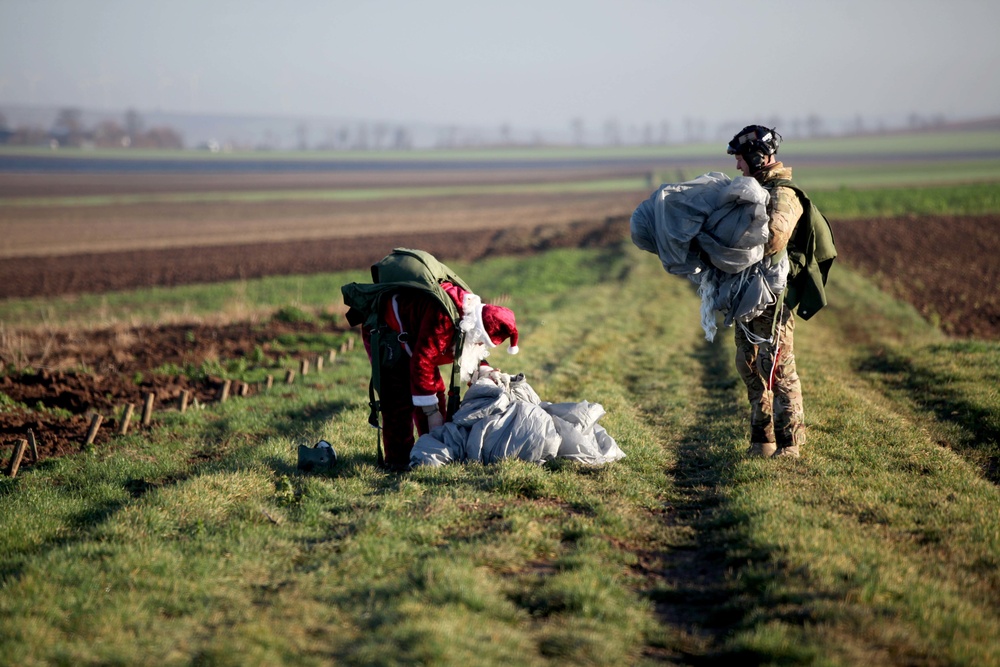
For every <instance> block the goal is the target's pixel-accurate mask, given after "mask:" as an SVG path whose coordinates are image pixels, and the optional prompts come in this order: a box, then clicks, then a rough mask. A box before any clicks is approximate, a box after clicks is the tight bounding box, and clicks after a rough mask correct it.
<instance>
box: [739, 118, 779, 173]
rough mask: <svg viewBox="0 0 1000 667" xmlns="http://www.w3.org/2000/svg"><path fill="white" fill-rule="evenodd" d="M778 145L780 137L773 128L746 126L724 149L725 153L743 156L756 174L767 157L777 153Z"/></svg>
mask: <svg viewBox="0 0 1000 667" xmlns="http://www.w3.org/2000/svg"><path fill="white" fill-rule="evenodd" d="M780 143H781V135H780V134H778V133H777V132H776V131H775V130H774V128H767V127H764V126H763V125H747V126H746V127H744V128H743V129H742V130H740V131H739V132H737V133H736V135H735V136H734V137H733V138H732V140H731V141H730V142H729V146H727V147H726V153H728V154H729V155H741V156H743V159H744V160H746V162H747V165H748V166H749V167H750V169H751V170H752V171H754V172H757V171H760V168H761V167H763V166H764V163H765V162H767V158H768V157H769V156H771V155H774V154H775V153H777V152H778V144H780Z"/></svg>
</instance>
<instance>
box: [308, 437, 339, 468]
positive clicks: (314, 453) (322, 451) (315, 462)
mask: <svg viewBox="0 0 1000 667" xmlns="http://www.w3.org/2000/svg"><path fill="white" fill-rule="evenodd" d="M336 462H337V452H335V451H334V450H333V446H332V445H331V444H330V443H329V442H327V441H326V440H320V441H319V442H317V443H316V444H315V445H314V446H312V447H309V446H308V445H299V464H298V468H299V470H301V471H303V472H313V471H316V470H329V469H330V468H332V467H333V464H334V463H336Z"/></svg>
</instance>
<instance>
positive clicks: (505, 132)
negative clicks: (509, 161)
mask: <svg viewBox="0 0 1000 667" xmlns="http://www.w3.org/2000/svg"><path fill="white" fill-rule="evenodd" d="M510 143H511V142H510V124H509V123H503V124H502V125H500V144H501V145H503V146H509V145H510Z"/></svg>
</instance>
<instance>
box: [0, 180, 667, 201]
mask: <svg viewBox="0 0 1000 667" xmlns="http://www.w3.org/2000/svg"><path fill="white" fill-rule="evenodd" d="M647 187H648V181H647V179H646V178H638V177H633V178H613V179H603V180H593V181H566V182H561V183H510V184H497V185H449V186H429V187H403V188H401V187H386V188H350V189H346V188H345V189H340V190H255V191H252V192H246V191H239V192H177V193H169V194H162V193H149V194H130V195H86V196H67V197H2V198H0V208H3V207H26V208H39V207H51V206H60V207H68V206H129V205H138V204H204V203H215V202H238V203H248V204H249V203H260V202H280V201H302V202H307V201H331V202H337V201H343V202H350V201H381V200H391V199H416V198H422V197H460V196H473V195H497V194H572V193H577V192H583V193H592V192H629V191H633V190H644V189H646V188H647Z"/></svg>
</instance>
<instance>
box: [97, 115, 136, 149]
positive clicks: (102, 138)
mask: <svg viewBox="0 0 1000 667" xmlns="http://www.w3.org/2000/svg"><path fill="white" fill-rule="evenodd" d="M94 143H95V144H96V145H98V146H100V147H102V148H125V147H128V146H129V145H130V144H131V143H132V139H131V137H129V136H128V134H127V133H126V132H125V129H124V128H123V127H122V126H121V125H119V124H118V123H117V122H115V121H113V120H103V121H101V122H100V123H98V124H97V127H95V128H94Z"/></svg>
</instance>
